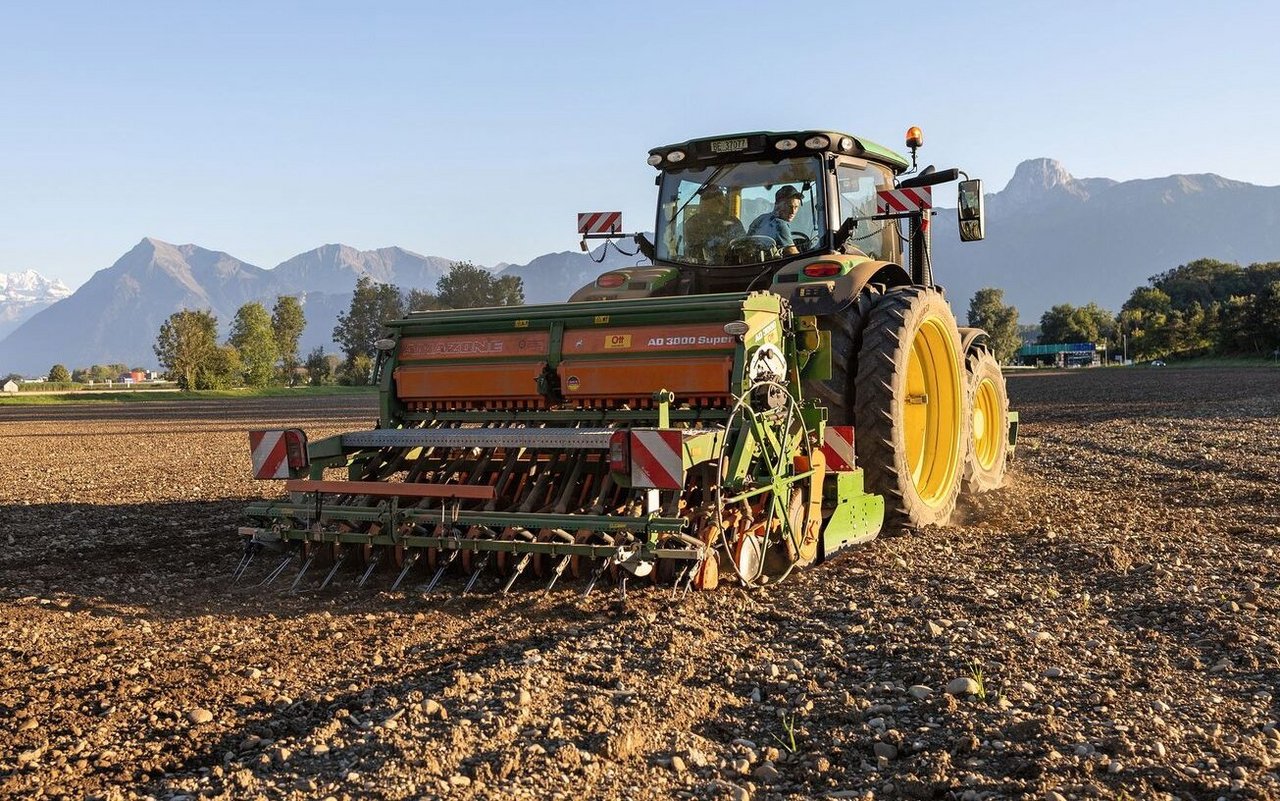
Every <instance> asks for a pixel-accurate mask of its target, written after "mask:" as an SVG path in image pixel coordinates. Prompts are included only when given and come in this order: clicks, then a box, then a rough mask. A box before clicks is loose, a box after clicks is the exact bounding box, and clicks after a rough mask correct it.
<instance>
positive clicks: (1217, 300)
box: [969, 259, 1280, 362]
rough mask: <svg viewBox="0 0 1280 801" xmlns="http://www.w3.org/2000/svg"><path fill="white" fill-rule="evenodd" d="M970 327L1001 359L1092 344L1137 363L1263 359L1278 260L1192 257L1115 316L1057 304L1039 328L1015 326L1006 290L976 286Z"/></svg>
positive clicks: (1276, 341)
mask: <svg viewBox="0 0 1280 801" xmlns="http://www.w3.org/2000/svg"><path fill="white" fill-rule="evenodd" d="M969 325H972V326H976V327H979V328H984V329H986V331H987V332H988V334H990V336H991V343H992V350H993V351H994V353H995V355H996V358H998V359H999V360H1000V361H1001V362H1007V361H1009V360H1010V359H1011V358H1012V357H1013V355H1014V354H1015V353H1016V352H1017V350H1018V348H1019V347H1021V345H1022V344H1024V343H1026V342H1029V341H1032V340H1034V341H1036V342H1038V343H1040V344H1051V343H1060V342H1092V343H1094V344H1096V345H1101V346H1105V347H1107V348H1108V349H1109V350H1111V351H1112V352H1115V353H1119V352H1121V350H1122V349H1127V351H1128V353H1129V354H1130V355H1131V356H1132V357H1133V358H1135V359H1138V360H1147V359H1160V358H1169V357H1178V358H1194V357H1198V356H1245V357H1251V356H1252V357H1259V356H1262V357H1266V356H1275V355H1276V354H1277V353H1280V262H1263V263H1256V264H1250V265H1249V266H1248V267H1241V266H1240V265H1238V264H1232V263H1229V262H1223V261H1217V260H1216V259H1197V260H1196V261H1193V262H1190V263H1188V264H1183V265H1179V266H1178V267H1175V268H1173V269H1171V270H1167V271H1165V272H1163V273H1160V274H1159V275H1153V276H1151V277H1150V278H1149V279H1147V285H1146V286H1141V287H1138V288H1136V289H1134V290H1133V292H1132V293H1131V294H1130V295H1129V299H1128V300H1127V301H1125V303H1124V305H1123V306H1122V307H1121V309H1120V313H1119V314H1113V313H1112V312H1110V311H1107V310H1106V309H1103V308H1101V307H1100V306H1098V305H1097V304H1096V303H1089V304H1086V305H1084V306H1073V305H1072V304H1070V303H1060V304H1058V305H1056V306H1054V307H1053V308H1051V309H1049V310H1048V311H1046V312H1045V313H1044V314H1043V315H1041V317H1040V324H1039V326H1038V327H1028V326H1021V325H1019V324H1018V310H1017V309H1016V308H1014V307H1013V306H1009V305H1006V304H1005V303H1004V292H1003V291H1001V290H999V289H995V288H986V289H980V290H978V291H977V292H976V293H974V296H973V299H972V300H971V301H970V304H969Z"/></svg>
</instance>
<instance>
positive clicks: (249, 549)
mask: <svg viewBox="0 0 1280 801" xmlns="http://www.w3.org/2000/svg"><path fill="white" fill-rule="evenodd" d="M257 553H258V547H257V543H254V542H248V543H246V544H245V546H244V553H243V554H241V555H240V561H239V562H238V563H237V564H236V569H235V570H233V571H231V586H233V587H234V586H235V585H237V584H239V583H240V579H242V578H244V574H245V571H247V570H248V569H249V565H250V564H252V563H253V557H254V555H255V554H257Z"/></svg>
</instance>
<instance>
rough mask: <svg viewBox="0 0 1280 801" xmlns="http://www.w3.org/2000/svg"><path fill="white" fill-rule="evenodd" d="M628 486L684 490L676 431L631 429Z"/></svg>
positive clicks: (681, 447)
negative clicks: (629, 482) (629, 477)
mask: <svg viewBox="0 0 1280 801" xmlns="http://www.w3.org/2000/svg"><path fill="white" fill-rule="evenodd" d="M631 486H633V487H650V488H653V489H682V488H683V487H684V442H683V440H682V439H681V434H680V431H679V430H678V429H671V428H654V429H643V428H642V429H632V431H631Z"/></svg>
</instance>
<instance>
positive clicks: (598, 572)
mask: <svg viewBox="0 0 1280 801" xmlns="http://www.w3.org/2000/svg"><path fill="white" fill-rule="evenodd" d="M611 564H613V557H610V558H608V559H606V560H604V561H603V562H601V563H600V566H599V567H597V568H596V569H595V570H593V571H592V572H591V581H589V582H587V588H586V589H585V590H583V591H582V597H583V598H586V597H587V596H588V595H590V594H591V591H592V590H594V589H595V588H596V582H597V581H599V580H600V577H601V576H603V575H604V571H606V570H608V569H609V565H611Z"/></svg>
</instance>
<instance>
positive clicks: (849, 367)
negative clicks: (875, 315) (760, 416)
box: [803, 284, 884, 426]
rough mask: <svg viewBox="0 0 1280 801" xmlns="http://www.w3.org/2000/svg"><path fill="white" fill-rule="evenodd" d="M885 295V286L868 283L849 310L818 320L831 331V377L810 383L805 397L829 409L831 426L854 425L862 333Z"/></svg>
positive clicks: (807, 385)
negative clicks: (854, 394) (856, 382)
mask: <svg viewBox="0 0 1280 801" xmlns="http://www.w3.org/2000/svg"><path fill="white" fill-rule="evenodd" d="M883 294H884V286H883V285H881V284H868V285H867V286H865V287H863V288H862V291H861V292H859V293H858V296H857V297H856V298H854V301H853V303H851V304H850V305H849V307H848V308H846V309H844V310H842V311H841V312H839V313H838V314H833V315H829V316H826V317H819V318H818V325H819V326H820V327H821V329H822V330H824V331H830V332H831V378H829V379H827V380H826V381H806V382H805V383H804V387H803V392H804V397H805V398H812V399H815V400H817V401H819V402H820V403H822V405H823V406H825V407H827V425H833V426H851V425H853V373H854V372H855V371H856V370H857V364H858V351H859V350H860V349H861V348H862V332H863V329H864V328H865V326H866V324H867V318H868V317H869V316H870V314H871V309H872V308H874V307H875V305H876V303H878V302H879V301H880V298H881V296H883Z"/></svg>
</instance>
